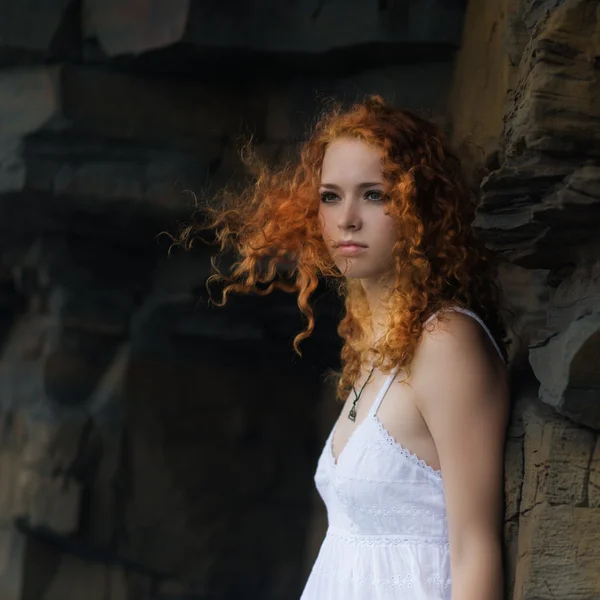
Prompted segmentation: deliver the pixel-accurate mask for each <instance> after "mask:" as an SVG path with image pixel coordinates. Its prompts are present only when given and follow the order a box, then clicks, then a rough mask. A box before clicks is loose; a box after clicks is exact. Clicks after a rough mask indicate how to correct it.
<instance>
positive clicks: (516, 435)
mask: <svg viewBox="0 0 600 600" xmlns="http://www.w3.org/2000/svg"><path fill="white" fill-rule="evenodd" d="M476 23H480V24H483V25H484V27H482V28H480V29H478V30H475V29H471V27H470V25H471V26H474V25H475V24H476ZM469 24H470V25H469ZM477 48H481V51H480V52H479V53H477V52H476V50H477ZM482 53H483V55H484V56H485V57H486V58H487V59H489V62H488V64H487V69H485V68H484V67H483V65H480V67H479V69H477V65H476V64H473V61H474V57H477V56H481V55H482ZM599 56H600V12H599V9H598V3H597V2H595V1H588V0H562V1H554V0H553V1H550V0H548V1H543V0H540V1H531V0H504V1H503V2H500V3H495V4H494V6H493V7H492V6H491V5H490V3H486V2H473V3H471V6H470V8H469V14H468V15H467V25H466V28H465V44H464V49H463V51H462V54H461V56H460V57H459V59H458V61H457V74H456V79H455V81H454V89H453V93H452V100H453V101H452V107H453V110H452V112H453V117H454V123H455V136H456V138H457V142H465V141H466V142H468V143H474V144H476V145H479V146H480V147H481V148H483V149H484V152H483V154H484V160H485V162H486V163H487V166H488V168H489V171H490V172H489V174H488V175H487V177H486V178H485V179H484V181H483V184H482V201H481V205H480V207H479V211H478V216H477V219H476V223H475V225H476V227H477V228H478V230H479V231H480V233H481V235H482V236H483V237H484V238H485V239H486V240H487V241H488V244H489V245H490V247H492V248H493V249H494V250H496V251H497V252H498V253H499V254H500V255H501V256H503V257H504V258H505V259H506V260H507V261H510V263H512V264H513V265H515V267H513V268H512V269H511V268H510V267H507V268H506V269H505V277H506V280H507V283H508V284H510V280H511V279H512V278H514V274H515V273H518V272H521V271H520V270H522V268H525V269H527V270H528V271H529V273H531V274H532V281H533V280H534V279H535V280H536V281H537V282H538V285H537V289H538V293H537V294H533V297H534V298H544V300H546V299H547V309H546V314H545V317H544V318H543V319H540V314H539V306H540V304H539V303H534V305H535V307H536V308H535V310H534V311H533V312H532V313H531V318H528V315H527V312H528V311H527V309H526V307H523V306H521V307H520V313H521V316H520V322H521V325H523V323H524V322H528V327H527V328H525V329H527V332H528V333H527V336H526V337H527V340H526V342H527V346H528V356H527V357H526V358H527V359H528V360H527V362H528V363H529V367H530V368H531V371H532V373H533V374H534V375H535V380H529V382H528V385H526V386H525V385H524V383H523V382H521V383H517V384H516V385H515V397H516V403H517V407H518V408H517V409H516V410H515V417H514V423H513V426H512V429H511V435H510V436H509V444H508V447H507V513H506V533H507V548H508V550H509V552H508V556H507V558H508V564H509V566H510V568H509V569H508V584H509V585H508V594H507V595H508V597H511V598H514V599H515V600H525V599H534V598H536V599H537V598H554V597H560V598H573V599H575V598H577V599H584V598H585V599H587V598H589V599H591V598H596V597H598V596H600V576H599V575H598V573H599V571H598V568H597V565H598V564H600V551H599V548H600V546H599V544H598V540H599V532H600V505H599V504H598V474H599V468H600V464H599V462H598V461H599V452H600V440H599V436H598V432H599V431H600V418H599V416H600V379H599V373H600V288H599V273H600V270H599V269H600V245H599V244H598V240H599V237H598V232H599V231H600V185H599V181H600V180H599V174H600V170H599V169H600V162H599V159H600V130H599V123H600V120H599V116H600V113H599V111H600V87H599V85H600V84H599V83H598V82H599V81H600V78H599V75H600V72H599ZM473 74H475V76H473ZM482 95H484V96H485V97H486V98H487V100H488V102H487V103H486V104H485V105H483V106H482V104H481V101H480V99H481V97H482ZM471 111H472V112H471ZM496 134H498V135H497V136H496ZM469 136H472V137H469ZM520 277H521V278H522V275H520ZM544 279H545V282H544ZM532 325H533V326H532ZM523 368H525V365H524V366H523Z"/></svg>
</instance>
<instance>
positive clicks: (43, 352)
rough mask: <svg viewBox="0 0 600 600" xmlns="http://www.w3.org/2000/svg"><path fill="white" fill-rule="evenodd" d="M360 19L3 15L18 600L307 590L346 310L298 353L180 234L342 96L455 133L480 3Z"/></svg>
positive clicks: (420, 6)
mask: <svg viewBox="0 0 600 600" xmlns="http://www.w3.org/2000/svg"><path fill="white" fill-rule="evenodd" d="M250 4H251V5H252V8H253V9H255V8H257V7H256V6H255V5H256V3H250ZM350 4H351V6H350V5H349V4H348V3H346V2H340V1H336V2H317V1H315V2H293V3H283V4H282V3H281V2H275V1H270V0H265V2H263V3H262V10H250V9H249V8H248V6H250V5H249V4H248V3H246V2H233V3H231V2H230V3H229V4H227V5H223V6H220V5H218V3H214V2H212V3H211V2H209V3H203V2H189V1H188V0H168V1H167V0H135V1H128V0H127V1H119V2H117V1H110V2H106V1H104V2H99V1H96V0H83V1H82V2H64V1H63V2H61V1H58V0H57V1H55V2H46V3H44V6H43V7H42V6H41V4H40V3H14V2H9V1H5V2H3V1H2V0H0V14H1V15H2V20H1V22H0V65H1V66H0V115H2V116H1V117H0V309H1V310H0V335H1V336H2V337H1V340H2V345H1V352H2V354H1V355H0V480H1V481H2V485H1V486H0V600H82V599H83V598H85V599H86V600H88V599H89V600H95V599H98V600H183V599H185V600H200V599H205V598H217V597H218V598H222V599H224V600H225V599H229V598H230V599H234V598H244V599H245V600H252V599H253V598H257V599H260V600H287V599H288V598H294V597H298V596H299V592H300V590H301V588H302V585H303V582H304V580H305V578H306V576H307V569H308V568H309V566H310V565H311V563H312V560H313V559H314V553H315V547H316V542H315V540H319V539H320V538H321V537H322V535H323V524H324V514H323V508H322V504H321V503H320V502H318V501H316V499H315V491H314V486H313V481H312V477H313V470H314V466H315V463H316V458H317V453H318V451H319V450H320V447H321V444H322V442H323V440H324V439H325V437H326V436H327V433H328V430H329V427H330V425H331V420H332V418H333V417H334V416H335V415H334V413H335V412H336V409H337V407H336V405H335V404H334V403H333V401H332V398H331V396H332V390H331V388H330V387H329V386H327V385H324V383H323V373H324V372H325V371H326V370H327V369H329V368H332V367H335V366H336V363H337V356H338V351H339V340H338V338H337V335H336V332H335V323H336V321H337V318H338V315H339V310H340V307H339V305H338V304H337V301H336V299H335V298H333V297H332V295H331V294H330V293H328V291H327V290H326V289H323V291H322V294H321V292H319V293H320V294H321V297H320V299H319V302H318V304H317V307H316V310H317V317H318V320H317V330H316V331H315V334H314V336H313V337H312V339H311V340H309V341H307V342H306V343H305V344H304V346H303V352H304V359H303V361H299V360H295V359H294V355H293V353H292V351H291V344H290V340H291V338H292V337H293V336H294V334H295V333H297V332H298V331H299V330H301V328H302V327H303V323H302V321H301V319H300V317H299V315H298V309H297V306H296V305H295V301H294V299H293V298H290V297H287V296H285V295H277V296H273V297H271V298H268V299H263V298H261V299H256V298H235V299H234V300H233V302H232V304H231V305H230V306H229V307H228V308H223V309H216V308H215V307H214V306H212V305H210V304H209V303H208V293H207V291H206V289H205V285H206V280H207V277H208V275H209V273H210V262H209V259H210V252H211V249H210V248H207V247H202V246H200V247H198V248H197V249H196V251H195V252H193V253H190V254H183V253H181V252H177V251H174V252H173V253H172V254H171V255H170V256H168V250H169V243H170V242H169V239H168V237H166V236H161V235H160V234H161V232H163V231H173V230H174V229H175V228H176V226H177V224H178V223H179V222H180V221H182V220H187V219H189V218H190V216H191V213H192V210H193V208H194V203H193V198H192V195H191V194H190V193H187V192H186V190H187V191H191V192H193V193H195V194H197V195H198V196H201V197H202V196H203V195H205V194H209V193H210V191H211V190H212V189H214V187H220V186H222V185H224V184H229V183H235V182H237V181H239V180H240V178H242V177H243V176H244V172H243V169H242V165H241V163H240V160H239V158H238V147H239V145H240V142H241V141H242V140H243V139H245V138H247V137H249V136H250V135H252V136H253V138H254V141H255V144H256V149H257V151H258V152H259V153H260V154H261V155H262V156H265V157H268V158H269V159H272V160H274V161H277V160H285V159H286V157H289V156H290V155H292V154H293V153H294V152H295V149H296V144H297V143H298V141H299V140H301V139H303V138H304V136H305V135H306V130H307V127H308V126H310V124H311V122H312V120H313V118H314V115H315V114H316V112H317V110H318V109H319V108H320V107H321V105H322V101H323V100H326V99H327V98H328V97H329V96H335V97H337V98H340V99H342V100H346V101H348V100H356V99H357V98H359V97H361V96H363V95H364V94H368V93H380V94H382V95H384V96H385V97H388V98H393V99H395V100H396V102H398V103H399V104H402V105H404V106H406V107H408V108H411V109H413V110H417V111H420V112H422V113H424V114H425V115H427V116H430V117H432V118H436V119H438V120H440V121H441V122H444V121H445V116H446V115H445V109H444V105H445V99H446V97H447V94H448V89H449V86H450V81H451V77H452V58H453V53H454V50H455V48H456V46H457V44H458V42H459V40H460V35H461V27H462V15H463V12H464V2H462V1H460V0H458V1H452V2H449V1H447V0H444V1H443V2H442V1H441V0H430V1H428V2H422V1H420V2H416V1H414V2H413V1H410V2H401V3H398V2H379V3H377V2H371V1H368V2H367V1H361V2H353V3H350ZM38 5H39V6H38ZM215 293H216V294H217V296H218V289H217V290H215ZM321 404H323V405H326V406H327V409H324V408H323V406H321Z"/></svg>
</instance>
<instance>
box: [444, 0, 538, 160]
mask: <svg viewBox="0 0 600 600" xmlns="http://www.w3.org/2000/svg"><path fill="white" fill-rule="evenodd" d="M518 3H519V0H499V1H496V2H482V1H480V2H469V3H468V5H467V12H466V15H465V22H464V34H463V42H462V44H461V48H460V50H459V51H458V52H457V56H456V61H455V73H454V79H453V82H452V88H451V91H450V97H449V112H450V119H451V122H452V139H453V142H454V143H455V145H456V146H458V147H461V146H466V147H467V148H468V149H469V150H471V151H470V152H469V154H474V155H475V156H476V158H477V160H478V161H479V162H485V161H486V160H490V158H491V157H492V155H493V154H494V153H495V152H497V151H498V150H499V148H500V146H501V143H500V136H501V134H502V127H503V120H504V114H505V109H506V101H507V94H508V92H509V90H510V89H511V88H512V86H513V84H514V81H515V79H516V77H517V76H518V70H517V68H516V67H517V66H518V63H519V60H520V57H521V52H522V50H523V47H524V45H525V43H526V40H527V38H525V40H524V41H522V39H521V37H520V36H518V35H517V33H519V30H518V28H517V24H518V23H519V15H518ZM523 37H524V36H523Z"/></svg>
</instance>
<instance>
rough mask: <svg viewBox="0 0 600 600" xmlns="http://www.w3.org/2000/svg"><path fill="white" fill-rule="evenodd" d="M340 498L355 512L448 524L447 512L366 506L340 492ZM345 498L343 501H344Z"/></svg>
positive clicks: (405, 507) (407, 507)
mask: <svg viewBox="0 0 600 600" xmlns="http://www.w3.org/2000/svg"><path fill="white" fill-rule="evenodd" d="M338 497H339V498H340V500H342V502H343V503H344V505H345V506H346V507H352V508H354V509H355V510H357V511H359V512H361V513H364V514H370V515H380V516H383V517H389V516H402V517H404V518H408V519H415V520H424V519H427V520H429V521H431V522H442V523H445V522H446V514H445V512H441V513H440V512H436V511H434V510H431V509H430V508H418V507H416V506H399V507H398V506H381V505H379V504H365V503H363V502H358V501H357V500H356V499H355V498H353V497H352V496H349V495H347V494H342V493H341V492H340V491H339V490H338ZM342 498H343V499H342Z"/></svg>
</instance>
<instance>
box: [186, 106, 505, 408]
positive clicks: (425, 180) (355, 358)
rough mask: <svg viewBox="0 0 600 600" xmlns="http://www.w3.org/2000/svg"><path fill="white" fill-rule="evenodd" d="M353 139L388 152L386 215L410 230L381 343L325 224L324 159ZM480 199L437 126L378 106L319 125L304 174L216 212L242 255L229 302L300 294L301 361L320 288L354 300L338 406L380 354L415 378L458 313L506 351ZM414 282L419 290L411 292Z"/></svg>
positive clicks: (220, 234)
mask: <svg viewBox="0 0 600 600" xmlns="http://www.w3.org/2000/svg"><path fill="white" fill-rule="evenodd" d="M341 137H350V138H354V139H360V140H363V141H364V142H366V143H368V144H370V145H373V146H374V147H376V148H379V149H380V150H381V151H382V163H383V174H384V178H385V181H386V184H387V189H386V193H387V196H388V197H389V202H388V203H387V205H386V210H387V211H388V212H389V214H390V215H391V216H393V217H394V218H395V219H396V220H397V222H398V223H399V227H400V223H401V224H402V236H399V238H400V239H399V241H398V242H397V244H396V246H395V248H394V250H393V256H394V264H395V272H396V285H395V286H394V288H393V292H392V293H391V294H390V297H389V299H388V315H389V317H388V327H387V329H386V334H385V336H384V337H383V339H381V340H379V341H378V342H377V343H376V344H374V343H373V341H372V336H371V331H370V310H369V306H368V304H367V301H366V297H365V295H364V292H363V289H362V285H361V284H360V282H359V281H354V280H348V281H347V280H346V279H345V278H344V277H343V276H342V274H341V273H340V271H339V270H338V269H337V268H336V267H335V265H334V264H333V262H332V259H331V258H330V255H329V252H328V249H327V247H326V244H325V242H324V240H323V237H322V235H321V229H320V223H319V220H318V212H319V204H320V197H319V185H320V177H321V167H322V164H323V157H324V155H325V151H326V149H327V146H328V144H330V143H331V142H332V141H333V140H335V139H338V138H341ZM474 200H475V198H474V194H473V193H472V192H471V191H470V189H469V186H468V185H467V182H466V178H465V175H464V173H463V169H462V166H461V163H460V161H459V159H458V158H457V156H456V155H455V154H454V153H453V152H452V151H451V150H450V148H449V145H448V143H447V141H446V139H445V137H444V135H443V134H442V132H441V131H440V130H439V128H438V127H437V126H435V125H434V124H432V123H430V122H428V121H425V120H424V119H422V118H420V117H418V116H417V115H415V114H412V113H411V112H408V111H405V110H400V109H397V108H394V107H392V106H390V105H389V104H387V103H386V102H384V101H383V100H382V99H381V98H380V97H378V96H373V97H371V98H369V99H368V100H366V101H364V102H361V103H358V104H356V105H354V106H353V107H351V108H350V109H349V110H342V109H341V108H340V107H336V108H334V109H332V110H330V111H329V112H328V113H327V114H325V115H324V116H323V117H322V118H321V119H320V120H319V122H318V123H317V125H316V126H315V128H314V131H313V133H312V135H311V136H310V138H309V139H308V140H307V141H306V142H305V143H304V144H303V147H302V149H301V152H300V159H299V162H298V163H297V164H295V165H287V166H285V167H282V168H279V169H277V170H270V169H268V168H267V167H266V166H264V165H260V166H259V167H258V170H257V172H256V177H255V179H254V181H253V184H252V185H250V186H248V187H246V188H245V190H244V191H243V192H241V193H237V194H233V193H224V194H223V201H224V202H223V204H222V206H221V208H218V209H217V208H214V204H213V205H212V208H211V207H210V206H208V207H207V209H206V210H207V223H206V224H205V225H204V226H203V227H209V228H211V229H214V231H215V232H216V236H217V240H218V242H219V243H220V246H221V251H226V250H233V251H234V252H235V254H236V256H237V260H236V262H235V263H234V265H233V267H232V270H231V273H230V275H229V276H228V277H224V276H222V275H220V274H218V275H213V277H212V278H214V277H219V278H224V279H225V280H226V281H227V285H226V286H225V288H224V295H223V300H222V303H224V302H226V300H227V295H228V294H229V293H230V292H258V293H261V294H267V293H269V292H270V291H272V290H273V289H276V288H279V289H284V290H286V291H289V292H295V293H297V294H298V307H299V308H300V310H301V311H302V313H303V314H304V316H305V317H306V319H307V326H306V329H305V330H304V331H302V332H300V333H299V334H298V335H297V336H296V337H295V339H294V348H295V349H296V351H297V352H298V353H300V352H299V349H298V344H299V342H300V341H302V340H303V339H305V338H306V337H308V336H309V335H310V334H311V332H312V331H313V328H314V315H313V311H312V309H311V306H310V302H309V301H310V297H311V294H312V293H313V292H314V291H315V289H316V287H317V284H318V281H319V277H321V276H327V277H333V278H337V280H338V281H339V283H340V285H339V292H340V294H341V295H342V297H344V298H345V315H344V317H343V319H342V320H341V322H340V324H339V327H338V333H339V335H340V336H341V337H342V339H343V342H344V344H343V348H342V356H341V358H342V374H341V377H340V381H339V384H338V397H339V398H340V399H344V398H345V397H346V395H347V393H348V392H349V390H350V388H351V386H352V385H353V383H354V381H355V380H356V378H357V377H358V376H359V374H360V371H361V366H362V364H363V363H364V362H365V361H366V360H367V359H368V355H369V353H370V352H371V353H372V354H371V357H372V356H373V355H374V357H375V362H374V365H375V366H376V367H378V368H381V370H382V371H383V372H389V370H390V369H391V368H392V367H394V366H397V365H399V366H404V367H405V368H406V369H409V366H410V363H411V360H412V358H413V355H414V352H415V348H416V346H417V344H418V342H419V341H420V339H421V336H422V333H423V327H424V325H423V324H424V321H425V320H426V319H427V318H428V317H429V316H430V315H432V314H433V313H434V312H436V311H438V310H440V309H443V308H445V307H446V306H449V305H453V306H461V307H464V308H469V309H471V310H473V311H475V312H477V313H478V314H479V315H480V316H481V317H482V318H483V319H484V321H485V322H486V324H487V325H488V326H489V328H490V329H491V331H492V333H493V335H494V337H495V338H496V340H497V341H498V342H499V343H500V345H502V342H503V339H504V336H505V332H504V327H503V324H502V321H501V319H500V316H499V310H498V301H499V290H498V287H497V284H496V267H495V264H494V261H493V260H492V256H491V255H490V253H489V252H488V251H487V249H486V248H485V246H484V245H483V244H482V243H481V242H480V241H479V240H478V239H477V238H476V237H475V236H474V234H473V231H472V229H471V222H472V220H473V217H474V210H475V201H474ZM199 228H200V227H199V226H197V225H191V226H189V227H187V228H186V229H184V230H183V231H182V232H181V233H180V235H179V238H178V242H179V243H181V244H182V245H184V246H186V247H190V246H191V245H192V243H193V239H194V237H195V233H196V232H197V230H198V229H199ZM213 264H214V262H213ZM282 272H285V273H286V276H285V277H283V276H282V275H281V273H282ZM407 275H408V280H409V285H408V286H407V285H406V284H405V283H404V284H402V285H400V277H401V276H402V281H405V280H406V277H407ZM212 278H211V279H212Z"/></svg>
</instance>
